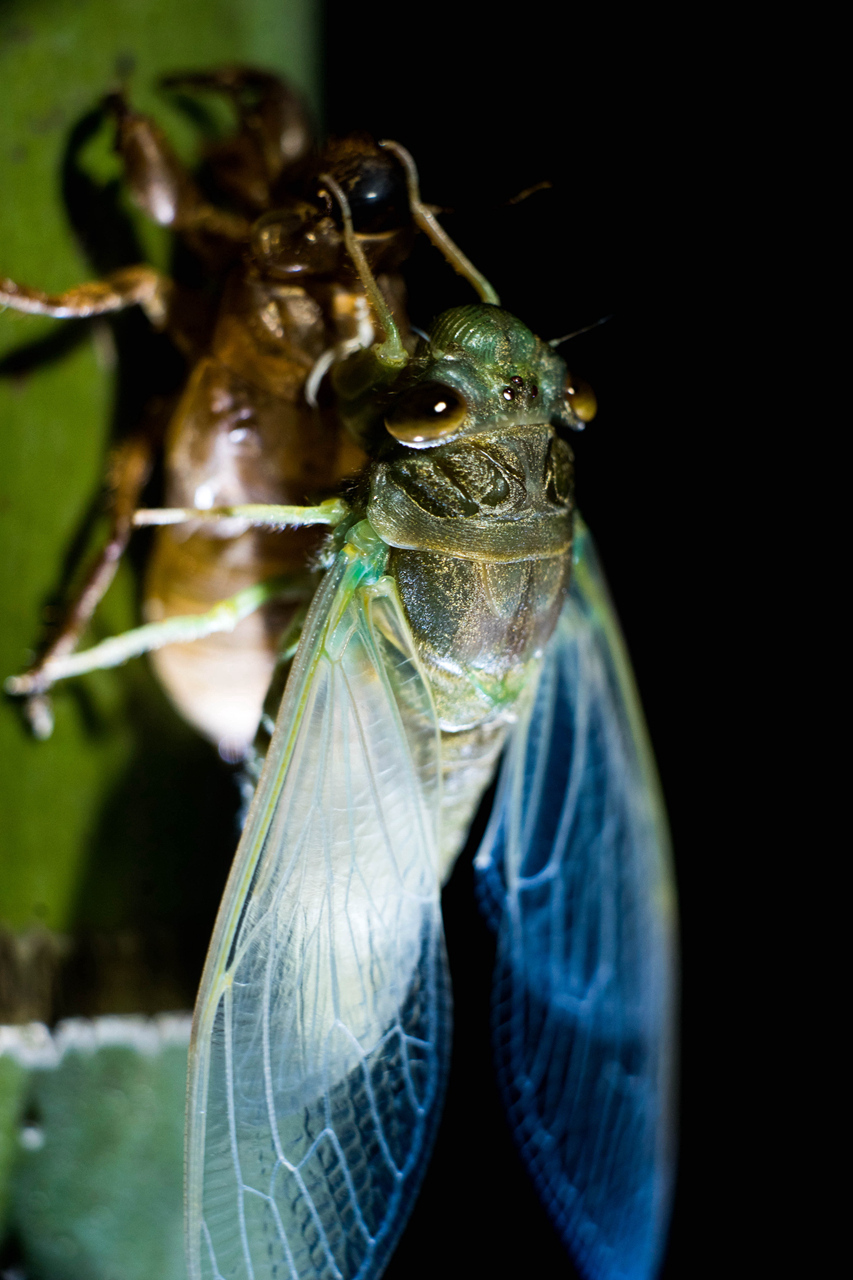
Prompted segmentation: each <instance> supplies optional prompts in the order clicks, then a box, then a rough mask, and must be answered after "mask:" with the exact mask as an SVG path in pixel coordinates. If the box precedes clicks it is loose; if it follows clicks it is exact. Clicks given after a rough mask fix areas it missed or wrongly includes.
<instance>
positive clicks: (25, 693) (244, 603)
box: [4, 468, 349, 737]
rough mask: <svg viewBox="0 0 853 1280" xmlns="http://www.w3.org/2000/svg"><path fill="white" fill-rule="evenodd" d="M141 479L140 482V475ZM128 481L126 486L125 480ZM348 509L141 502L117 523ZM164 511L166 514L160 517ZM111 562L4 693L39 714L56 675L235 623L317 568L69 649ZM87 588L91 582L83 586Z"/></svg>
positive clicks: (261, 519) (325, 519)
mask: <svg viewBox="0 0 853 1280" xmlns="http://www.w3.org/2000/svg"><path fill="white" fill-rule="evenodd" d="M128 474H130V468H128ZM142 483H144V479H143V481H142ZM128 489H130V483H129V482H128ZM348 514H349V507H348V506H347V504H346V503H345V502H343V501H342V500H341V499H339V498H333V499H330V500H329V501H327V502H323V503H320V504H319V505H318V506H316V507H288V506H281V507H276V506H272V505H269V506H264V505H246V506H239V507H222V508H218V509H213V510H210V511H205V510H189V509H186V510H185V509H181V508H179V509H172V510H165V511H164V510H142V511H136V512H135V513H133V512H127V513H126V514H125V511H124V509H123V511H122V528H124V523H125V522H126V524H127V526H128V534H129V530H130V528H132V527H133V526H135V525H145V524H161V523H167V524H176V523H179V522H182V521H183V522H189V521H190V520H203V521H205V522H208V521H212V522H216V521H220V520H231V521H234V520H237V521H239V522H240V523H241V525H242V524H252V525H255V526H259V527H264V528H275V529H284V528H287V527H289V526H290V527H293V526H300V525H302V526H304V525H314V524H321V525H322V524H325V525H332V526H334V525H337V524H340V523H341V522H342V521H343V520H344V519H345V518H346V516H347V515H348ZM163 516H165V517H167V518H166V519H159V518H158V517H163ZM241 532H242V529H241ZM125 541H126V538H125ZM122 549H123V548H122ZM110 567H112V572H114V571H115V570H114V566H109V565H108V564H107V560H106V559H105V557H103V556H102V557H101V559H99V561H98V563H97V565H96V566H95V569H93V571H92V573H91V574H90V577H89V579H88V580H87V584H86V587H84V590H83V592H81V595H80V597H79V601H78V602H77V603H78V604H79V606H80V607H79V609H78V612H79V615H80V617H81V619H82V621H81V624H80V628H78V630H77V631H76V633H73V634H72V630H71V629H70V628H69V629H68V630H66V631H63V633H62V636H61V637H60V638H58V639H57V641H56V642H55V644H54V646H52V648H51V649H50V650H49V651H48V653H47V654H46V655H45V657H44V658H43V659H42V660H41V662H40V663H39V664H38V665H37V666H36V667H34V668H33V669H32V670H31V671H28V672H25V673H24V674H23V675H20V676H11V677H9V679H8V680H6V682H5V686H4V687H5V689H6V692H7V693H10V694H12V695H14V696H17V697H25V698H28V699H34V698H41V700H42V701H41V703H40V704H37V706H38V707H39V709H40V708H41V707H44V714H45V715H48V716H49V707H47V705H46V703H45V702H44V694H45V693H46V692H47V690H48V689H49V688H50V687H51V686H52V685H54V684H56V683H57V681H59V680H67V679H69V678H70V677H71V676H78V675H84V674H85V673H86V672H89V671H100V670H104V669H105V668H108V667H117V666H121V665H122V663H124V662H127V661H128V659H129V658H135V657H138V656H139V655H140V654H143V653H151V652H152V651H153V650H155V649H162V648H164V647H165V646H166V645H170V644H186V643H188V642H190V641H193V640H201V639H203V638H204V637H205V636H209V635H213V634H214V633H216V632H222V631H233V630H234V628H235V627H236V626H237V625H238V623H240V622H242V620H243V619H244V618H247V617H249V615H250V614H252V613H254V612H256V610H258V609H260V608H261V607H262V606H263V605H265V604H268V603H269V602H270V601H273V600H278V601H293V602H296V603H301V602H304V600H305V599H306V597H307V596H308V595H309V594H310V592H311V590H312V588H313V587H314V585H315V577H316V575H315V574H312V573H310V572H305V573H298V574H283V575H280V576H279V577H276V578H272V579H269V580H268V581H266V582H261V583H258V584H256V585H255V586H251V587H247V588H245V590H243V591H239V592H237V593H236V595H234V596H231V597H229V598H228V599H227V600H221V601H220V602H219V603H218V604H216V605H214V606H213V608H212V609H209V610H208V611H207V612H206V613H197V614H184V615H177V616H173V617H170V618H165V619H163V620H162V621H160V622H151V623H147V624H146V625H145V626H142V627H135V628H134V629H133V630H131V631H126V632H124V633H123V634H122V635H118V636H110V637H109V639H107V640H103V641H102V642H101V643H100V644H96V645H93V646H92V648H90V649H84V650H82V651H81V652H77V653H74V652H72V651H71V650H72V649H73V648H74V645H75V644H76V640H77V638H78V637H79V633H80V629H82V625H83V624H84V623H85V621H86V620H87V619H88V617H90V616H91V612H92V610H93V609H94V606H95V604H96V603H97V600H98V599H100V596H101V595H103V591H104V590H105V589H106V587H105V586H102V584H103V582H104V580H105V579H106V578H107V574H108V572H109V569H110ZM110 576H111V575H110ZM101 587H102V589H101V590H100V594H97V589H98V588H101ZM87 588H89V590H88V594H87ZM84 605H85V608H84ZM86 609H88V612H87V613H86V612H85V610H86ZM84 614H85V616H84ZM42 727H43V726H41V725H39V724H35V725H34V728H35V730H36V733H37V735H38V736H40V737H47V736H48V735H49V733H50V729H51V728H52V724H50V725H47V726H46V730H47V731H46V732H39V729H40V728H42Z"/></svg>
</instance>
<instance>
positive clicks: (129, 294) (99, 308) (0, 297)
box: [0, 264, 174, 329]
mask: <svg viewBox="0 0 853 1280" xmlns="http://www.w3.org/2000/svg"><path fill="white" fill-rule="evenodd" d="M173 290H174V286H173V284H172V281H171V280H170V279H169V278H168V276H164V275H162V274H161V273H160V272H159V271H155V269H154V268H153V267H149V266H145V265H144V264H143V265H140V266H135V267H121V268H120V269H119V270H118V271H111V272H110V274H109V275H107V276H105V277H104V279H103V280H90V281H88V282H87V283H86V284H78V285H75V286H74V287H73V288H71V289H66V290H65V292H64V293H45V292H44V290H42V289H32V288H30V286H29V285H25V284H16V282H15V281H14V280H9V279H0V306H4V307H11V308H12V309H13V310H14V311H24V312H27V313H28V314H29V315H34V316H55V317H56V318H57V319H59V320H81V319H82V320H85V319H87V318H89V317H91V316H103V315H106V314H108V313H109V312H111V311H124V310H125V309H126V308H127V307H136V306H139V307H142V310H143V311H144V312H145V314H146V315H147V316H148V319H149V320H150V321H151V323H152V324H153V325H154V327H155V328H157V329H165V328H166V327H167V325H168V322H169V314H170V303H171V298H172V293H173Z"/></svg>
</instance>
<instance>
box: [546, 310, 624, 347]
mask: <svg viewBox="0 0 853 1280" xmlns="http://www.w3.org/2000/svg"><path fill="white" fill-rule="evenodd" d="M612 319H613V316H602V317H601V319H600V320H593V322H592V324H585V325H584V327H583V328H582V329H574V330H573V331H572V332H571V333H566V334H564V335H563V337H562V338H549V339H548V346H549V347H553V348H554V349H555V350H556V349H557V347H561V346H562V345H563V343H564V342H568V341H569V340H570V339H571V338H579V337H580V335H581V334H582V333H589V331H590V329H597V328H598V326H599V325H600V324H607V321H608V320H612Z"/></svg>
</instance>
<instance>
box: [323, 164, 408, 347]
mask: <svg viewBox="0 0 853 1280" xmlns="http://www.w3.org/2000/svg"><path fill="white" fill-rule="evenodd" d="M320 181H321V182H322V183H324V184H325V185H326V186H327V187H328V188H329V190H330V191H331V193H332V195H333V196H334V197H335V199H336V200H337V202H338V204H339V205H340V209H341V217H342V218H343V223H344V244H345V245H346V247H347V251H348V253H349V255H350V257H351V258H352V260H353V264H354V266H355V269H356V271H357V272H358V278H359V280H360V281H361V283H362V284H363V285H364V291H365V293H366V294H367V296H368V298H369V299H370V305H371V306H372V307H373V310H374V313H375V314H376V317H377V319H378V320H379V323H380V325H381V326H382V329H383V331H384V333H385V341H384V342H383V343H381V344H380V346H379V351H378V354H379V357H380V359H381V360H382V361H383V362H384V363H388V364H405V363H406V362H407V361H408V358H409V357H408V354H407V352H406V348H405V347H404V346H403V341H402V339H401V337H400V330H399V329H398V328H397V325H396V323H395V321H394V317H393V316H392V315H391V308H390V307H389V306H388V303H387V302H386V301H385V299H384V298H383V296H382V292H381V290H380V288H379V285H378V284H377V283H376V279H375V277H374V275H373V272H372V271H371V270H370V264H369V263H368V261H367V258H366V257H365V254H364V250H363V249H362V247H361V245H360V244H359V243H358V240H357V239H356V235H355V231H354V230H353V225H352V213H351V212H350V207H349V201H348V200H347V198H346V196H345V195H344V193H343V191H342V190H341V188H340V187H339V186H338V184H337V182H336V181H335V179H334V178H333V177H332V176H331V174H329V173H321V174H320ZM374 350H375V348H374Z"/></svg>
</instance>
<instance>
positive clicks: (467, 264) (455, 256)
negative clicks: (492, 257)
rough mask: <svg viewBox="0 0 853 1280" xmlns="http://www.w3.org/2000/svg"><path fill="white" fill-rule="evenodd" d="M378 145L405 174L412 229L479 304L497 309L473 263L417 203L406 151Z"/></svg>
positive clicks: (414, 173)
mask: <svg viewBox="0 0 853 1280" xmlns="http://www.w3.org/2000/svg"><path fill="white" fill-rule="evenodd" d="M379 145H380V147H385V148H386V149H387V150H388V151H392V152H393V153H394V155H395V156H396V157H397V159H398V160H399V161H400V163H401V164H402V166H403V168H404V169H405V171H406V185H407V186H408V188H409V207H410V208H411V211H412V217H413V218H414V220H415V223H416V225H417V226H419V227H420V229H421V231H423V232H424V234H425V235H427V236H428V237H429V239H430V240H431V241H432V243H433V244H434V245H435V247H436V249H439V250H440V251H441V252H442V253H443V254H444V256H445V258H446V259H447V261H448V262H449V263H450V265H451V267H453V270H454V271H457V272H458V273H459V275H460V276H464V277H465V279H466V280H467V281H468V283H469V284H470V285H472V286H473V287H474V289H476V291H477V293H478V294H479V295H480V297H481V298H482V300H483V302H488V303H490V304H491V305H492V306H494V307H499V306H500V304H501V300H500V298H499V297H498V295H497V294H496V293H495V291H494V289H493V288H492V286H491V285H490V284H489V282H488V280H487V279H486V277H485V276H484V275H483V274H482V273H481V272H480V271H478V270H477V268H476V267H475V266H474V264H473V262H471V261H469V259H468V258H466V257H465V254H464V253H463V252H462V250H461V249H459V248H457V246H456V245H455V244H454V243H453V241H452V240H451V239H450V236H449V235H448V234H447V232H446V231H445V230H444V228H443V227H442V226H441V224H440V223H439V222H437V221H436V219H435V216H434V215H433V214H432V213H430V211H429V209H428V208H427V207H426V205H425V204H423V203H422V202H421V193H420V184H419V181H418V171H417V168H416V166H415V162H414V160H413V159H412V157H411V156H410V155H409V153H408V151H407V150H406V148H405V147H402V146H401V145H400V143H399V142H389V141H385V142H380V144H379Z"/></svg>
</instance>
